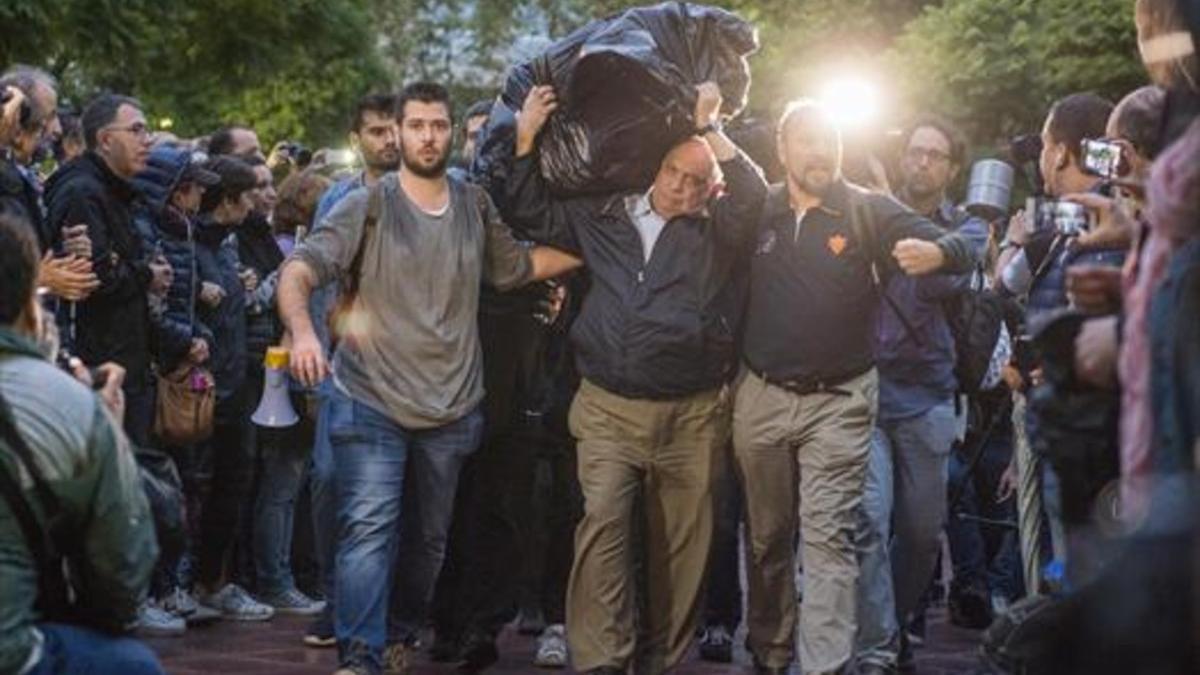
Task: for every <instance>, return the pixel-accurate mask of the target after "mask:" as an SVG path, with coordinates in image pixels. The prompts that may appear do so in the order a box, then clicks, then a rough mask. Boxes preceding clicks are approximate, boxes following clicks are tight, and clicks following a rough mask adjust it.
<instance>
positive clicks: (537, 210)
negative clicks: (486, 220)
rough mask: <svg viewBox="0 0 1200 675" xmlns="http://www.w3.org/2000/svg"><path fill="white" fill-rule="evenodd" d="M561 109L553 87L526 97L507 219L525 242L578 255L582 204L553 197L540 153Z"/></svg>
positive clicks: (518, 118) (520, 119)
mask: <svg viewBox="0 0 1200 675" xmlns="http://www.w3.org/2000/svg"><path fill="white" fill-rule="evenodd" d="M557 109H558V99H557V98H556V97H555V94H554V89H553V88H552V87H549V86H539V87H534V88H533V89H531V90H530V92H529V94H528V95H527V96H526V97H525V104H524V105H523V106H522V107H521V112H520V113H519V114H518V115H517V138H516V142H515V146H516V147H515V148H514V150H515V153H516V156H515V158H514V160H513V171H512V178H511V180H509V181H508V185H507V195H506V199H505V202H506V204H505V207H506V208H505V213H504V217H505V220H506V221H507V222H508V224H509V225H510V226H511V227H512V228H513V230H515V231H516V233H517V234H518V235H519V236H520V237H522V238H525V239H531V240H533V241H536V242H540V243H544V244H549V245H551V246H555V247H557V248H561V249H564V250H568V251H571V252H575V253H578V252H579V242H578V241H577V240H576V238H575V234H574V232H573V231H572V226H573V224H574V223H576V222H579V221H580V220H581V215H582V214H581V211H580V208H581V207H580V203H579V202H577V201H576V200H559V199H554V198H553V197H552V196H551V194H550V190H549V188H548V187H547V186H546V182H545V180H544V179H543V178H542V173H541V167H540V166H539V164H538V153H537V151H536V150H537V138H538V135H539V134H541V132H542V128H543V127H545V125H546V121H547V120H548V119H549V118H550V115H551V114H552V113H553V112H554V111H555V110H557Z"/></svg>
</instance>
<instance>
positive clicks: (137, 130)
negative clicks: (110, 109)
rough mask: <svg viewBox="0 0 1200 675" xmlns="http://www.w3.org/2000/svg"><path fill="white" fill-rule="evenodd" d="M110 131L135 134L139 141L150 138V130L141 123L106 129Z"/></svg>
mask: <svg viewBox="0 0 1200 675" xmlns="http://www.w3.org/2000/svg"><path fill="white" fill-rule="evenodd" d="M106 129H107V130H109V131H126V132H128V133H131V134H133V135H134V136H135V137H136V138H137V139H138V140H141V139H144V138H149V137H150V128H149V127H147V126H146V125H145V124H142V123H141V122H136V123H134V124H130V125H129V126H127V127H106Z"/></svg>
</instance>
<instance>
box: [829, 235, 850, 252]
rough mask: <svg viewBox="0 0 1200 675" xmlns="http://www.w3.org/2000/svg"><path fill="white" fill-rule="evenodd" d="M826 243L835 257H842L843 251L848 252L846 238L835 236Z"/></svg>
mask: <svg viewBox="0 0 1200 675" xmlns="http://www.w3.org/2000/svg"><path fill="white" fill-rule="evenodd" d="M825 243H826V245H827V246H829V250H830V251H832V252H833V254H834V255H841V254H842V251H845V250H846V238H845V237H843V236H842V235H840V234H835V235H833V236H832V237H830V238H829V241H827V242H825Z"/></svg>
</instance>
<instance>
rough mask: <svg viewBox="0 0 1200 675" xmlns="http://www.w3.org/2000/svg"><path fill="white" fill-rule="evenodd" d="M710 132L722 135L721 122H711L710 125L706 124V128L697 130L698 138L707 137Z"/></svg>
mask: <svg viewBox="0 0 1200 675" xmlns="http://www.w3.org/2000/svg"><path fill="white" fill-rule="evenodd" d="M710 131H711V132H713V133H720V132H721V123H720V122H709V123H708V124H705V125H704V126H702V127H700V128H699V129H697V130H696V135H697V136H706V135H708V132H710Z"/></svg>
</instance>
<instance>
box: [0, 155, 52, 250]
mask: <svg viewBox="0 0 1200 675" xmlns="http://www.w3.org/2000/svg"><path fill="white" fill-rule="evenodd" d="M0 205H2V207H0V208H3V209H4V210H6V211H7V210H12V211H16V212H18V213H21V214H23V215H24V216H25V217H26V218H28V219H29V224H30V225H31V226H32V227H33V231H34V234H36V235H37V238H38V247H39V248H41V250H42V251H46V250H49V248H50V246H51V245H52V244H53V243H54V242H53V237H51V236H50V234H49V232H48V231H47V229H46V223H45V219H44V218H43V217H42V200H41V196H40V195H39V194H38V190H37V186H35V185H34V184H33V183H32V182H31V181H30V180H29V179H28V178H26V177H25V176H24V175H22V173H21V169H20V167H18V166H17V163H16V160H14V159H13V158H12V157H11V156H0Z"/></svg>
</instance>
